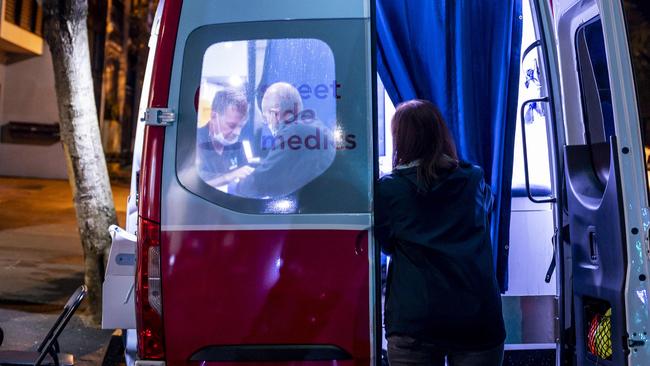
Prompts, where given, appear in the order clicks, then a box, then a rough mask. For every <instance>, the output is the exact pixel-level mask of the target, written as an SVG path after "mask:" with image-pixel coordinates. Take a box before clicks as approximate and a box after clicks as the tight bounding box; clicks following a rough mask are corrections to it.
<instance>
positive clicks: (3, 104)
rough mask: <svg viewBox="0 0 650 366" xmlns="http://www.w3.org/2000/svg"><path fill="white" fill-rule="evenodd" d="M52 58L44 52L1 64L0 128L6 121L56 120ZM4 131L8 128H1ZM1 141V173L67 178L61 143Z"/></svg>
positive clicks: (53, 121)
mask: <svg viewBox="0 0 650 366" xmlns="http://www.w3.org/2000/svg"><path fill="white" fill-rule="evenodd" d="M58 120H59V112H58V107H57V102H56V91H55V89H54V73H53V72H52V59H51V56H50V51H49V49H48V48H47V45H44V47H43V55H42V56H38V57H33V58H30V59H27V60H23V61H20V62H16V63H11V64H7V65H0V127H1V126H3V125H6V124H7V123H9V122H29V123H36V124H52V123H58ZM2 130H3V132H2V133H5V134H7V133H8V132H7V129H6V128H5V129H2ZM7 137H8V136H6V135H5V136H3V138H2V139H1V141H0V161H1V162H2V163H1V164H0V176H16V177H31V178H53V179H67V171H66V164H65V155H64V153H63V146H62V144H61V143H60V142H54V143H51V144H47V145H43V144H32V143H29V142H21V143H15V142H13V143H10V142H5V141H7Z"/></svg>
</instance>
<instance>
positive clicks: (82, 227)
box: [43, 0, 117, 325]
mask: <svg viewBox="0 0 650 366" xmlns="http://www.w3.org/2000/svg"><path fill="white" fill-rule="evenodd" d="M43 15H44V28H45V31H44V32H43V33H44V35H45V39H46V41H47V43H48V45H49V47H50V52H51V53H52V63H53V66H54V79H55V86H56V94H57V102H58V107H59V124H60V126H61V140H62V142H63V146H64V150H65V154H66V160H67V167H68V179H69V182H70V187H71V188H72V193H73V199H74V206H75V210H76V214H77V224H78V226H79V235H80V237H81V245H82V247H83V252H84V269H85V284H86V286H88V304H89V309H90V311H91V314H92V320H93V323H94V324H95V325H98V324H99V323H100V321H101V304H102V300H101V299H102V282H103V281H104V268H105V265H106V260H107V259H108V251H109V249H110V245H111V238H110V235H109V234H108V227H109V226H110V225H111V224H114V223H116V222H117V219H116V215H115V208H114V205H113V194H112V192H111V186H110V181H109V178H108V171H107V169H106V160H105V157H104V151H103V149H102V144H101V138H100V134H99V123H98V120H97V110H96V107H95V99H94V94H93V79H92V74H91V68H90V55H89V50H88V30H87V28H86V19H87V15H88V2H87V0H43Z"/></svg>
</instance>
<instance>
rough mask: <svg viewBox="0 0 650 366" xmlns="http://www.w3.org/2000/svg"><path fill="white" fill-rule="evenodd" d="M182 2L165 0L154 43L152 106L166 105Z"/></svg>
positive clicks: (150, 98)
mask: <svg viewBox="0 0 650 366" xmlns="http://www.w3.org/2000/svg"><path fill="white" fill-rule="evenodd" d="M182 4H183V1H182V0H165V8H164V9H163V13H162V19H161V22H160V30H159V32H158V44H157V45H156V59H155V61H154V64H153V71H152V80H151V93H150V94H149V105H150V106H151V107H153V108H165V107H167V101H168V99H169V83H170V81H171V74H172V63H173V61H174V49H175V47H176V35H177V33H178V22H179V20H180V18H181V6H182Z"/></svg>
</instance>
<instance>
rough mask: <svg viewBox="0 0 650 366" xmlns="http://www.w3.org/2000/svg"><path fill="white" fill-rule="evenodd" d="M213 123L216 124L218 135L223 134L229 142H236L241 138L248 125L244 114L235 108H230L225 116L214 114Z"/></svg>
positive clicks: (225, 112) (215, 128) (227, 108)
mask: <svg viewBox="0 0 650 366" xmlns="http://www.w3.org/2000/svg"><path fill="white" fill-rule="evenodd" d="M211 117H212V123H214V124H215V126H214V130H215V132H216V133H219V132H220V133H222V134H223V137H224V138H225V139H226V140H228V141H234V140H237V139H238V138H239V135H240V134H241V130H242V128H243V127H244V125H246V119H244V117H245V116H244V114H242V113H240V112H239V111H238V110H237V109H236V108H235V107H233V106H228V107H226V110H225V111H224V113H223V114H219V113H217V112H212V116H211Z"/></svg>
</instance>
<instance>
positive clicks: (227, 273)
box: [161, 230, 371, 366]
mask: <svg viewBox="0 0 650 366" xmlns="http://www.w3.org/2000/svg"><path fill="white" fill-rule="evenodd" d="M357 242H358V244H355V243H357ZM367 249H368V236H367V232H365V231H361V232H360V231H346V230H260V231H253V230H251V231H163V233H162V248H161V250H162V252H161V260H162V263H161V266H162V277H163V281H162V284H163V294H164V296H163V309H164V311H163V316H164V323H165V349H166V351H167V355H166V356H167V358H166V359H167V365H168V366H169V365H186V364H189V362H188V361H187V360H188V359H189V358H190V357H191V356H192V355H193V354H194V353H196V352H197V351H199V350H200V349H202V348H204V347H210V346H219V345H335V346H338V347H340V348H342V349H343V350H345V351H347V353H349V354H351V355H352V356H353V360H352V361H344V362H341V361H337V362H336V364H338V365H343V364H348V365H369V364H370V338H371V337H370V319H369V316H370V315H369V314H370V304H369V298H370V296H369V294H370V292H369V283H370V282H369V259H368V251H367ZM201 364H203V363H201ZM206 364H209V363H206ZM217 364H218V365H225V364H226V363H215V365H217ZM274 364H277V365H289V364H291V365H301V364H303V362H295V361H294V362H287V363H274ZM304 364H305V365H307V364H309V365H331V364H332V362H304ZM239 365H241V363H240V364H239Z"/></svg>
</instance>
